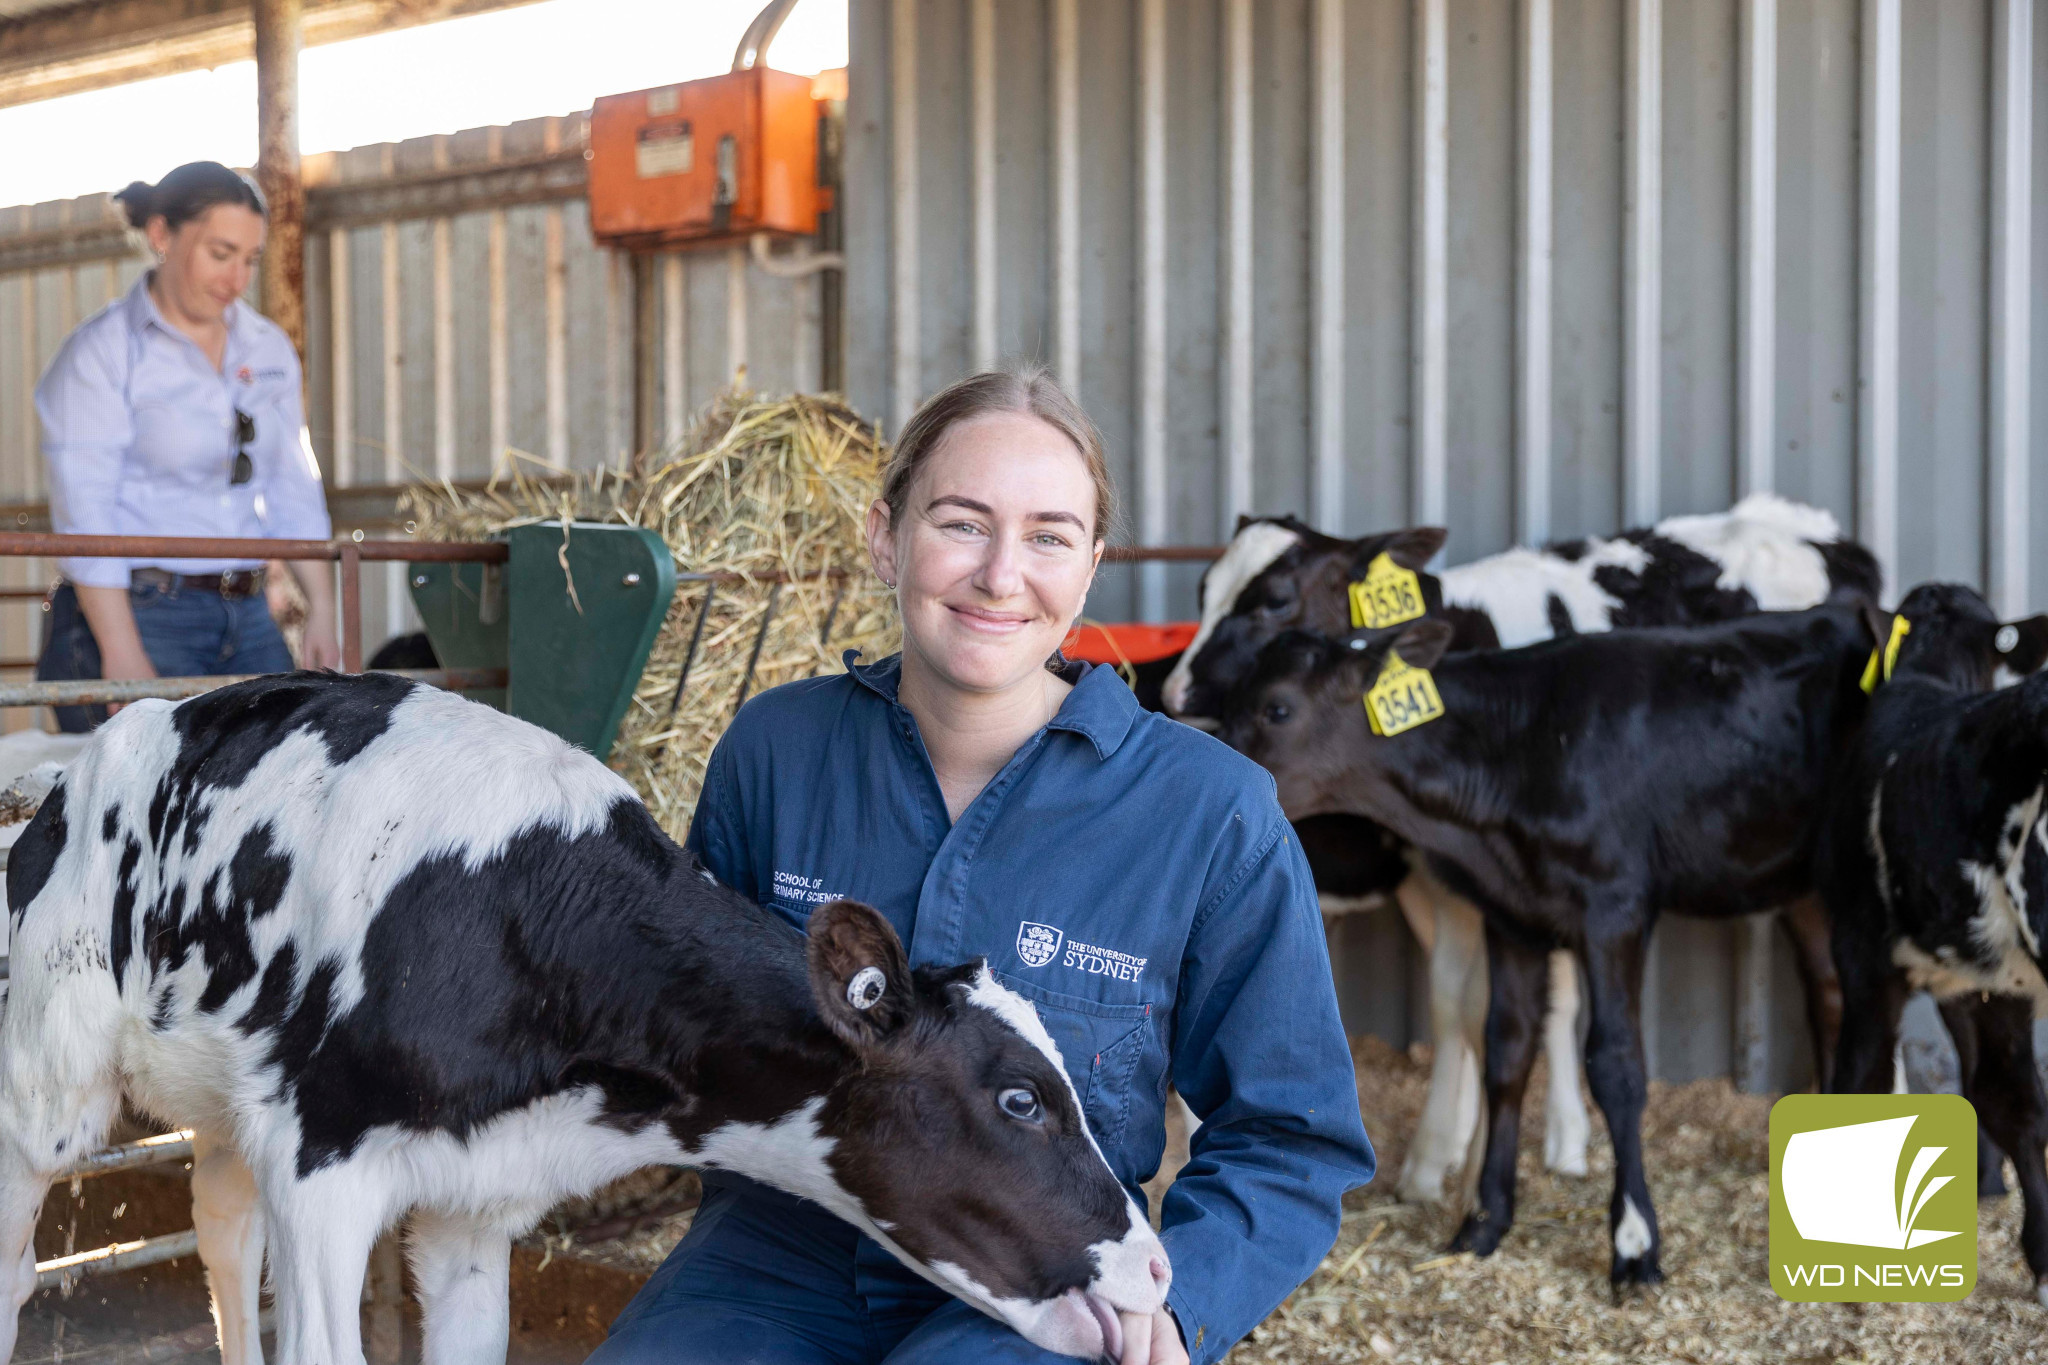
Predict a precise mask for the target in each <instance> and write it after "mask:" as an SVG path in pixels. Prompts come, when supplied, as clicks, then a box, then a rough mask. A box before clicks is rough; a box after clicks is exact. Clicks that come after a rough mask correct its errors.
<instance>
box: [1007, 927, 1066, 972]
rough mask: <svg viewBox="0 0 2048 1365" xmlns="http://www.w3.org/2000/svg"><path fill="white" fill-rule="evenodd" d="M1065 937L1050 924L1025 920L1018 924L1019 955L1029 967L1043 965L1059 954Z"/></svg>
mask: <svg viewBox="0 0 2048 1365" xmlns="http://www.w3.org/2000/svg"><path fill="white" fill-rule="evenodd" d="M1064 937H1065V935H1064V934H1062V933H1061V932H1060V931H1059V930H1057V929H1055V928H1053V927H1052V926H1051V925H1050V924H1033V923H1032V922H1031V921H1030V920H1025V921H1023V922H1022V923H1021V924H1019V925H1018V926H1017V956H1018V957H1021V958H1023V959H1024V965H1025V966H1027V967H1043V966H1044V965H1045V964H1046V963H1048V962H1050V961H1052V960H1053V958H1054V957H1055V956H1057V955H1058V953H1059V950H1060V940H1061V939H1062V938H1064Z"/></svg>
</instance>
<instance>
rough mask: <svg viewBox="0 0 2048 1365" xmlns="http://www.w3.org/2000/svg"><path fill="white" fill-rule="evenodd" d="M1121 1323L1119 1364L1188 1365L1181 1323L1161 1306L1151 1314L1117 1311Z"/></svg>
mask: <svg viewBox="0 0 2048 1365" xmlns="http://www.w3.org/2000/svg"><path fill="white" fill-rule="evenodd" d="M1117 1316H1118V1317H1120V1318H1122V1319H1123V1325H1124V1358H1123V1360H1122V1361H1121V1362H1119V1365H1188V1353H1187V1348H1185V1347H1184V1346H1182V1345H1181V1341H1180V1325H1179V1324H1178V1323H1176V1322H1175V1321H1174V1320H1173V1314H1171V1313H1169V1312H1167V1311H1166V1310H1165V1309H1164V1308H1162V1309H1160V1310H1159V1311H1158V1312H1156V1313H1154V1314H1152V1315H1151V1316H1150V1317H1147V1316H1145V1315H1144V1314H1142V1313H1119V1314H1117Z"/></svg>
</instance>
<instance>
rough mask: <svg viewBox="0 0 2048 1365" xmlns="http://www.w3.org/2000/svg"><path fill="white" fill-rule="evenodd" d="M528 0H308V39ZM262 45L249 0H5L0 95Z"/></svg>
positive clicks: (87, 82)
mask: <svg viewBox="0 0 2048 1365" xmlns="http://www.w3.org/2000/svg"><path fill="white" fill-rule="evenodd" d="M526 3H529V0H305V39H304V41H305V45H306V46H307V47H317V46H319V45H320V44H322V43H335V42H340V41H342V40H343V39H346V38H358V37H361V36H363V35H364V34H368V33H378V32H382V31H384V30H386V29H394V28H409V27H411V26H412V25H414V24H425V23H433V22H435V21H437V20H441V19H454V18H459V17H461V16H463V15H466V14H480V13H483V12H484V11H486V10H494V9H506V8H509V7H511V6H513V5H519V4H526ZM254 55H255V32H254V27H253V24H252V22H251V20H250V17H249V3H248V0H0V105H10V104H26V103H28V102H30V101H31V100H43V99H51V98H54V97H55V96H58V95H68V94H73V93H76V92H77V91H80V90H93V89H97V88H99V87H101V86H108V85H122V84H125V83H127V82H129V81H138V80H145V79H147V78H149V77H151V76H169V75H173V74H175V73H177V72H180V71H198V70H202V69H204V68H207V67H213V66H220V65H222V64H223V63H226V62H236V61H247V60H249V59H250V58H251V57H253V56H254Z"/></svg>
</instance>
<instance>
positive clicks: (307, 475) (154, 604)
mask: <svg viewBox="0 0 2048 1365" xmlns="http://www.w3.org/2000/svg"><path fill="white" fill-rule="evenodd" d="M116 197H117V198H118V199H119V200H120V201H121V203H122V206H123V207H124V208H125V209H126V210H127V213H128V220H129V222H131V223H132V224H134V225H135V226H136V227H138V228H141V229H142V230H143V232H144V234H145V235H146V236H147V237H148V238H149V245H150V248H151V249H152V250H153V251H154V252H155V253H156V258H157V264H156V267H155V268H154V269H152V270H150V271H148V272H147V273H145V274H144V275H143V276H142V278H141V279H139V280H137V281H136V282H135V287H134V288H132V289H130V290H129V291H128V293H127V295H126V296H125V297H123V298H119V299H116V300H115V301H114V302H112V303H110V304H108V305H107V306H106V307H105V308H103V309H101V310H100V312H99V313H98V314H97V315H95V316H94V317H93V318H91V319H90V320H89V321H87V322H85V323H83V324H82V325H81V326H80V327H79V328H78V330H77V331H75V332H73V333H72V334H71V335H70V336H69V337H68V338H66V340H65V342H64V345H63V347H62V348H60V349H59V350H58V352H57V355H56V358H55V359H53V360H52V361H51V362H50V368H49V369H48V370H47V371H45V372H44V374H43V378H42V382H41V383H40V384H38V385H37V386H36V415H37V416H38V417H40V418H41V419H42V427H43V458H44V460H45V462H46V463H47V465H48V468H49V476H50V524H51V525H52V526H53V527H54V528H55V529H56V530H58V531H60V532H67V533H76V534H83V535H123V536H147V535H157V536H212V537H232V538H236V539H242V538H251V539H253V538H259V537H269V538H280V539H306V540H325V539H326V538H327V537H328V535H329V533H330V528H329V523H328V519H327V504H326V498H325V495H324V493H323V492H322V490H321V486H320V470H319V467H318V465H316V464H315V463H314V460H313V450H312V445H311V443H310V441H309V440H308V439H307V437H306V431H305V416H304V412H303V408H302V403H301V399H300V396H299V357H298V355H297V354H296V353H295V352H294V351H293V350H292V344H291V342H290V340H288V339H287V338H286V336H285V334H284V333H283V331H281V330H280V329H279V328H278V326H277V325H276V324H275V323H273V322H271V321H270V320H269V319H268V318H265V317H263V316H262V315H260V314H259V313H257V312H256V310H255V309H253V308H251V307H249V306H248V305H247V304H245V303H242V302H241V301H240V300H241V296H242V293H243V291H244V290H246V289H247V288H248V287H249V275H250V272H251V271H252V270H254V269H255V267H256V260H257V257H258V255H259V254H260V253H261V252H262V249H263V228H264V205H263V196H262V195H261V194H260V193H259V192H258V191H257V189H256V186H255V185H253V184H251V183H250V182H249V180H248V179H247V177H245V176H242V175H238V174H237V173H235V172H234V171H232V170H229V169H228V168H227V167H226V166H223V165H221V164H220V163H218V162H214V161H195V162H192V163H191V164H189V165H185V166H180V167H178V169H176V170H174V171H172V172H171V173H170V174H169V175H167V176H165V177H164V178H163V180H162V181H160V182H159V183H157V184H156V185H154V186H151V185H145V184H142V183H140V182H137V183H136V184H133V185H130V186H129V187H128V188H127V189H125V190H123V191H122V192H121V193H120V194H119V195H118V196H116ZM57 567H58V571H59V572H60V573H61V574H62V575H63V582H62V583H61V584H60V585H59V586H58V588H57V590H56V592H55V593H53V594H52V595H51V597H50V601H49V611H48V615H47V616H46V618H45V622H44V632H43V651H42V656H41V658H40V659H39V660H38V661H37V663H36V676H37V677H38V678H45V679H65V678H100V677H105V678H110V679H112V678H155V677H188V676H192V675H196V674H208V673H273V672H278V671H280V670H284V669H289V668H290V667H291V666H292V658H291V653H290V651H289V650H287V649H286V647H285V642H284V637H283V636H282V635H281V634H279V632H278V629H277V624H276V623H275V622H274V621H273V620H271V617H270V611H269V607H268V606H267V604H266V602H265V599H264V594H263V573H264V570H263V561H261V560H244V559H206V560H173V559H136V560H126V559H60V560H59V561H58V564H57ZM291 569H292V575H293V577H295V578H297V579H298V581H299V585H300V587H301V588H303V589H304V590H305V594H306V600H307V603H308V606H309V610H308V613H307V619H306V630H305V637H304V643H303V646H302V649H301V652H302V654H303V655H304V663H305V665H306V666H307V667H308V668H332V667H334V666H336V665H337V664H339V663H340V661H341V651H340V648H339V647H338V646H337V645H336V643H335V634H334V585H333V580H332V578H331V577H330V576H329V570H328V568H327V566H326V565H325V564H324V563H306V564H293V565H292V566H291ZM101 712H102V708H98V707H91V708H88V707H60V708H59V709H58V713H57V715H58V721H59V724H60V725H61V726H62V727H63V728H64V729H66V730H85V729H89V728H90V727H91V726H92V725H93V724H94V723H96V721H97V720H98V719H100V715H98V714H95V713H101Z"/></svg>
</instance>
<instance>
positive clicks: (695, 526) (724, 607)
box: [403, 392, 897, 837]
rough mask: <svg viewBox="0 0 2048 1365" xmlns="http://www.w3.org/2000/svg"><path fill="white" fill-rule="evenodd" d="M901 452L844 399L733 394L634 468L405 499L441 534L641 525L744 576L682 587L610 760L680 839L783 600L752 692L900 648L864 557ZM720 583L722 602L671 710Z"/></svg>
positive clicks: (693, 556) (509, 478) (680, 565)
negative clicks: (852, 655)
mask: <svg viewBox="0 0 2048 1365" xmlns="http://www.w3.org/2000/svg"><path fill="white" fill-rule="evenodd" d="M887 456H888V449H887V447H886V446H885V445H883V443H882V441H881V437H880V433H879V432H878V431H877V429H876V428H875V427H874V425H873V424H872V423H869V422H867V421H864V420H863V419H862V418H861V417H860V416H859V415H858V414H856V413H855V412H854V411H853V410H852V409H851V408H848V407H847V406H846V405H845V404H843V403H842V402H840V401H839V400H838V399H836V398H830V397H812V396H806V395H798V396H795V397H789V398H767V397H763V396H761V395H758V394H753V393H746V392H732V393H727V394H724V395H722V396H721V397H719V398H718V399H716V400H715V401H713V402H712V403H711V404H710V405H709V406H707V407H706V408H705V409H704V410H703V411H702V412H701V413H700V414H699V415H698V417H697V419H696V421H695V423H694V426H693V429H692V430H691V432H690V434H689V436H688V437H687V438H686V439H685V440H683V441H681V442H680V443H678V444H677V445H676V446H675V447H673V448H672V449H670V450H667V451H664V452H662V453H660V454H658V455H653V456H646V457H642V458H640V459H636V460H635V461H634V462H633V464H631V465H630V466H628V467H627V468H625V469H623V470H612V469H603V470H596V471H593V472H590V473H587V474H579V475H576V476H574V477H572V478H569V479H563V478H560V477H558V476H554V474H553V471H552V470H547V469H545V468H543V467H541V466H537V465H535V464H533V462H532V461H530V460H527V459H525V458H524V457H517V458H516V459H515V462H514V464H513V467H512V469H511V470H510V472H509V473H507V474H506V475H504V476H503V477H500V478H498V479H496V480H494V481H493V482H492V484H491V485H490V486H489V487H488V488H486V489H484V490H482V491H471V490H465V489H459V488H455V487H453V486H450V485H447V484H416V485H414V486H413V487H411V488H409V489H408V490H407V491H406V493H405V495H404V498H403V506H404V507H405V509H406V514H407V515H408V516H410V517H411V518H413V519H414V522H415V533H416V534H418V535H419V536H421V537H423V538H426V539H431V540H481V539H486V538H488V537H490V536H493V535H496V534H499V533H500V532H502V531H505V530H507V529H509V528H510V527H513V526H518V525H525V524H529V523H532V522H536V521H546V520H553V519H556V518H562V517H568V518H573V519H576V520H581V521H600V522H612V523H619V524H625V525H630V526H643V527H646V528H647V529H649V530H651V531H653V532H655V533H656V534H657V535H659V536H660V537H661V538H662V540H663V541H664V542H666V543H667V545H668V547H669V549H670V551H671V552H672V553H673V554H674V556H675V561H676V566H677V570H678V572H694V573H720V574H728V575H736V576H737V579H736V581H729V582H721V583H718V584H716V585H706V584H702V583H681V584H678V585H677V588H676V596H675V601H674V602H673V603H672V604H671V606H670V608H669V612H668V617H667V619H666V620H665V621H664V622H663V623H662V628H661V634H660V636H659V637H658V638H657V639H656V641H655V643H654V650H653V653H652V654H651V655H650V656H649V658H648V662H647V668H646V670H645V672H643V673H642V675H641V678H640V683H639V686H638V687H637V688H636V689H635V690H634V694H633V704H632V706H631V707H630V708H629V709H628V710H627V713H626V718H625V720H624V721H623V722H622V723H621V725H620V727H619V737H618V741H617V743H616V744H615V745H614V746H613V749H612V756H611V764H612V766H613V767H614V768H617V769H618V770H619V771H620V772H621V773H623V774H624V775H625V777H626V778H627V780H628V781H630V782H632V784H633V785H634V787H635V788H637V789H638V790H639V792H640V794H641V795H642V796H643V797H644V798H645V799H646V801H647V804H648V806H649V808H650V809H652V810H653V812H654V815H655V818H656V819H657V820H658V821H660V822H661V824H662V826H663V827H664V828H665V829H667V830H668V831H669V832H670V833H671V834H674V835H676V836H677V837H681V835H682V834H683V831H684V828H685V827H686V826H687V825H688V823H689V819H690V812H691V810H692V808H693V807H694V806H695V804H696V800H697V791H698V789H699V787H700V786H701V785H702V783H703V778H704V765H705V762H706V761H707V760H708V759H709V758H710V756H711V749H712V746H713V745H714V744H716V743H717V741H718V737H719V735H720V734H722V733H723V732H724V730H725V727H726V725H727V724H728V723H729V722H730V721H731V720H732V715H733V712H734V710H735V709H737V703H738V701H739V697H740V689H741V684H742V682H743V680H745V679H746V677H747V666H748V660H749V657H750V655H751V654H752V651H753V648H754V642H755V639H756V638H757V636H758V635H759V632H760V628H761V622H762V618H763V616H764V615H766V614H767V613H768V612H769V611H770V609H771V604H772V609H773V616H772V618H771V619H770V621H769V626H768V633H767V635H766V637H765V638H763V639H762V642H761V653H760V659H759V662H758V664H757V665H756V666H755V668H754V670H753V676H752V680H751V683H750V684H749V686H750V688H751V692H759V691H761V690H762V689H763V688H767V687H773V686H775V685H776V684H777V683H783V682H789V681H792V680H794V679H797V678H806V677H811V676H813V675H815V674H818V673H824V672H838V671H839V670H840V668H841V666H842V665H841V663H840V656H841V653H842V652H843V651H844V650H847V649H859V650H861V651H863V653H864V654H865V656H866V657H867V658H869V659H871V660H872V659H877V658H881V657H882V656H884V655H886V654H888V653H891V652H892V651H894V649H895V648H896V639H897V628H896V619H895V604H894V602H893V600H892V599H891V598H890V596H889V594H888V593H887V591H886V590H885V589H883V587H882V585H881V584H880V582H878V581H877V580H876V578H875V576H874V574H873V572H872V571H871V570H870V569H869V568H868V567H867V551H866V548H865V544H866V542H865V538H864V532H863V527H864V525H865V522H866V517H867V509H868V505H869V504H870V503H871V502H873V501H874V498H875V494H876V492H877V490H878V489H879V488H880V486H881V472H882V466H883V464H884V462H885V461H886V459H887ZM707 591H712V592H713V593H714V594H715V595H714V597H713V605H712V609H711V613H710V615H709V617H708V618H706V620H705V623H704V632H703V638H702V641H701V643H700V644H699V646H698V650H697V653H696V657H695V659H694V660H693V661H692V663H691V666H690V672H689V678H688V682H687V685H686V687H685V688H684V690H683V693H682V697H681V700H680V702H679V703H678V704H677V705H676V706H675V709H674V711H673V713H671V711H670V703H671V700H672V699H673V698H674V697H675V694H676V684H677V681H678V678H679V677H680V676H681V673H682V667H683V660H684V656H685V654H686V653H687V652H688V650H689V644H690V638H691V634H692V632H693V631H694V630H695V628H696V625H697V618H698V612H699V610H700V609H701V608H702V606H703V604H704V600H705V595H706V593H707ZM828 626H829V635H827V629H828ZM750 694H751V693H750Z"/></svg>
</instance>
